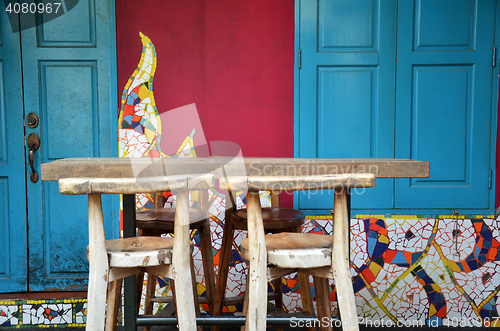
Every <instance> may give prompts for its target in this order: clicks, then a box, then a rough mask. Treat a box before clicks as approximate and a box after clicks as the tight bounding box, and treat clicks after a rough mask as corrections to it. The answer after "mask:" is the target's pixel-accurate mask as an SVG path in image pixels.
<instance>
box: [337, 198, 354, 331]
mask: <svg viewBox="0 0 500 331" xmlns="http://www.w3.org/2000/svg"><path fill="white" fill-rule="evenodd" d="M347 215H348V214H347V192H346V190H345V189H336V190H335V201H334V214H333V251H332V253H333V254H332V269H333V276H334V279H335V285H336V288H337V303H338V307H339V312H340V315H341V317H342V329H343V330H345V331H347V330H353V331H359V326H358V318H357V312H356V302H355V299H354V290H353V287H352V279H351V270H350V265H349V248H348V245H349V223H350V222H349V219H348V216H347Z"/></svg>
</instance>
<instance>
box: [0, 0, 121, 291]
mask: <svg viewBox="0 0 500 331" xmlns="http://www.w3.org/2000/svg"><path fill="white" fill-rule="evenodd" d="M24 2H26V3H34V1H33V0H30V1H24ZM60 10H64V12H65V13H64V15H62V16H59V17H57V18H56V19H53V20H50V21H49V20H48V17H45V16H44V15H43V14H42V15H39V16H38V18H37V19H38V22H39V23H42V24H38V25H37V24H35V23H36V21H34V20H35V16H34V15H30V14H22V15H21V16H20V30H21V32H20V33H19V32H17V33H13V32H12V30H10V31H9V33H10V35H12V38H14V39H15V38H17V40H18V48H17V50H18V52H19V50H20V51H21V58H22V70H21V66H18V68H17V73H16V75H17V76H19V77H21V74H22V78H23V81H24V84H23V87H24V89H19V91H23V94H22V95H20V98H19V108H16V109H12V110H10V111H9V112H8V116H7V118H8V119H9V121H8V122H3V123H5V125H4V126H3V127H9V130H10V126H9V125H10V120H12V121H13V122H14V120H15V121H16V122H15V123H16V125H20V126H21V130H18V132H19V133H18V134H17V135H20V137H19V141H20V142H21V145H20V146H21V147H20V149H19V150H18V151H16V154H14V153H13V155H12V156H13V157H14V156H17V159H16V161H17V164H15V166H14V165H13V167H11V168H9V169H8V171H10V174H12V176H13V178H19V180H20V179H21V178H22V179H23V182H22V183H21V185H19V186H20V187H21V192H17V193H18V194H19V197H20V200H21V201H23V203H24V205H23V206H18V205H16V206H13V208H18V207H19V208H18V209H20V210H22V211H24V213H25V215H24V216H23V215H20V216H19V219H10V220H8V222H9V223H8V225H10V226H11V227H16V226H18V225H17V223H19V226H20V225H22V226H23V228H22V230H23V235H24V237H22V236H18V237H15V238H13V239H14V241H11V248H10V250H11V252H12V251H14V252H16V251H17V250H18V248H20V249H22V248H24V256H23V259H21V258H19V257H17V256H14V255H13V254H12V253H10V256H9V255H5V256H6V260H7V262H6V263H10V265H20V267H19V268H21V269H22V268H24V271H23V275H22V277H20V279H24V280H25V283H24V288H23V287H19V288H18V289H17V290H19V291H26V290H29V291H61V290H64V291H71V290H75V291H77V290H85V289H86V285H87V275H88V262H87V260H86V258H85V255H86V246H87V244H88V228H87V224H88V223H87V217H88V213H87V198H86V196H64V195H61V194H60V193H59V191H58V184H57V182H41V181H40V180H38V181H36V182H33V181H32V180H31V178H30V174H31V173H32V170H31V166H30V164H29V162H28V158H29V149H28V147H27V146H26V144H24V143H23V139H24V137H23V129H22V124H23V120H25V119H26V118H27V116H28V114H30V113H35V114H37V115H38V117H39V124H38V125H37V126H36V127H30V126H28V125H26V126H25V137H29V136H30V135H32V134H37V135H38V136H39V138H40V148H39V149H37V150H36V151H34V153H33V155H34V158H33V166H34V170H35V171H37V172H40V164H41V163H44V162H50V161H54V160H57V159H60V158H68V157H89V156H116V155H117V132H118V129H117V122H118V118H117V117H118V115H117V114H118V112H117V109H118V107H117V100H116V96H117V93H116V82H115V80H116V73H115V65H114V63H115V61H116V60H115V59H116V56H115V46H114V45H115V40H114V38H115V37H114V36H115V33H114V29H115V25H114V1H107V0H80V1H66V2H65V1H62V5H61V8H60ZM44 19H45V20H46V21H45V22H44V21H43V20H44ZM19 41H20V46H21V47H20V48H19ZM12 75H13V76H15V75H14V73H12ZM23 108H24V111H23ZM9 116H11V117H12V118H11V119H10V118H9ZM14 117H15V119H14ZM23 118H24V119H23ZM0 127H2V126H0ZM11 140H12V137H11V136H9V144H10V141H11ZM14 143H16V144H18V145H19V143H18V142H17V141H16V142H12V144H14ZM25 176H26V178H27V179H26V182H24V178H25ZM4 196H5V197H6V199H7V201H10V200H11V197H12V196H14V194H10V195H9V196H8V197H7V196H6V195H5V194H4ZM11 203H13V202H11ZM103 204H104V217H105V227H106V234H107V236H108V238H116V237H118V215H117V208H118V203H117V197H116V196H115V197H112V196H106V197H104V198H103ZM26 211H27V215H26ZM0 224H1V223H0ZM26 236H27V237H28V238H26ZM11 239H12V237H11ZM26 248H27V249H26ZM27 252H28V253H27ZM0 261H1V260H0ZM21 266H22V267H21ZM20 272H21V271H20ZM26 279H29V281H28V282H27V283H26ZM10 291H12V290H9V287H8V286H7V285H6V286H5V287H4V286H3V285H2V286H1V287H0V292H10Z"/></svg>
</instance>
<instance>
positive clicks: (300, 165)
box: [41, 157, 429, 180]
mask: <svg viewBox="0 0 500 331" xmlns="http://www.w3.org/2000/svg"><path fill="white" fill-rule="evenodd" d="M222 167H224V170H225V171H226V173H228V174H231V175H235V174H236V175H237V174H240V175H245V174H246V175H248V176H301V175H325V174H330V175H331V174H341V173H373V174H374V175H375V176H376V177H377V178H410V177H415V178H417V177H429V162H428V161H416V160H405V159H389V158H368V159H363V158H359V159H358V158H352V159H326V158H325V159H317V158H256V157H251V158H240V159H235V158H227V157H220V158H218V157H211V158H99V157H93V158H70V159H60V160H56V161H52V162H48V163H43V164H42V166H41V178H42V180H59V179H61V178H72V177H103V178H123V177H157V176H170V175H182V174H195V173H209V172H214V175H216V178H217V179H218V178H219V177H221V176H222V172H221V171H218V170H219V169H221V168H222Z"/></svg>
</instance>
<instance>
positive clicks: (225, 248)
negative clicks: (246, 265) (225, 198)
mask: <svg viewBox="0 0 500 331" xmlns="http://www.w3.org/2000/svg"><path fill="white" fill-rule="evenodd" d="M231 211H232V209H231V208H229V209H227V207H226V215H225V217H226V220H225V223H226V224H225V225H224V233H223V236H222V244H221V249H220V255H219V270H218V272H217V283H216V296H215V303H214V310H213V314H214V316H220V315H221V314H222V307H223V302H224V297H225V295H226V286H227V276H228V273H229V263H230V262H231V250H232V246H233V237H234V224H233V222H232V221H231ZM219 329H220V326H218V325H214V326H212V331H219Z"/></svg>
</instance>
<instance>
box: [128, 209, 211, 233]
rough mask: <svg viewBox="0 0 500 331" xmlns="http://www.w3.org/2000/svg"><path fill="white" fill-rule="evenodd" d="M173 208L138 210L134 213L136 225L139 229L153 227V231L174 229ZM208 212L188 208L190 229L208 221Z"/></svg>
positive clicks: (171, 230) (164, 231) (197, 227)
mask: <svg viewBox="0 0 500 331" xmlns="http://www.w3.org/2000/svg"><path fill="white" fill-rule="evenodd" d="M174 218H175V208H157V209H147V210H140V211H138V212H137V213H136V225H137V227H138V228H140V229H154V230H158V231H155V232H163V233H166V232H173V231H174ZM208 218H209V214H208V213H206V212H204V211H201V210H199V209H192V208H190V209H189V225H190V229H191V230H193V229H199V228H201V227H203V226H204V224H205V223H207V222H208Z"/></svg>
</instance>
